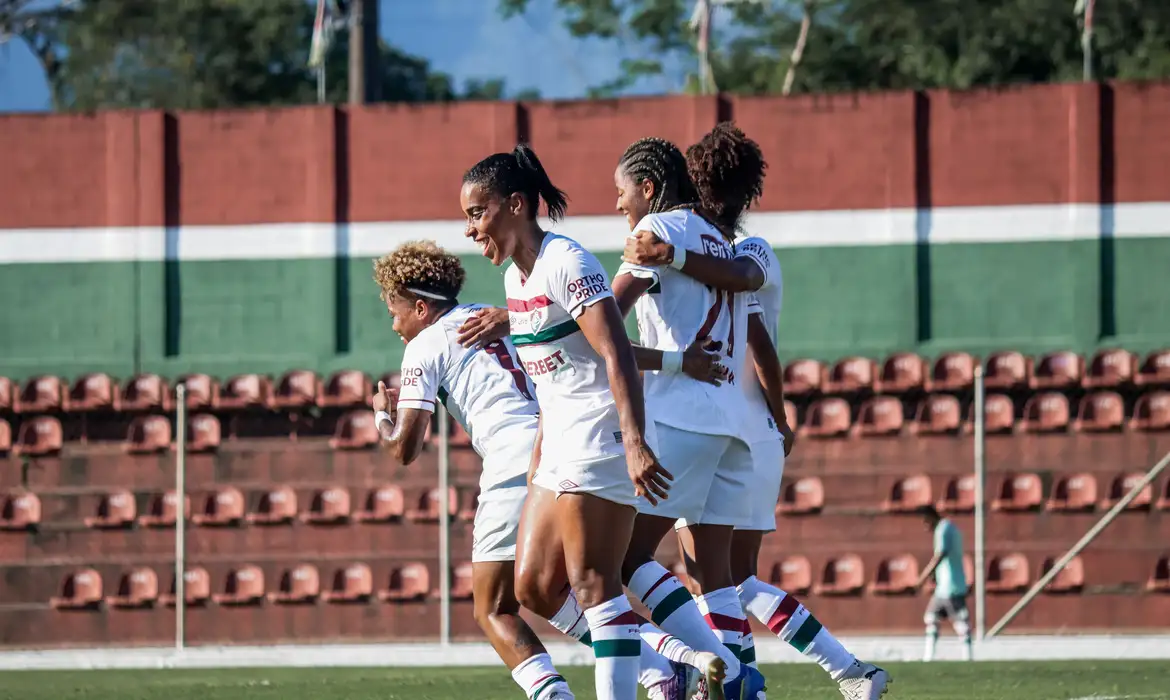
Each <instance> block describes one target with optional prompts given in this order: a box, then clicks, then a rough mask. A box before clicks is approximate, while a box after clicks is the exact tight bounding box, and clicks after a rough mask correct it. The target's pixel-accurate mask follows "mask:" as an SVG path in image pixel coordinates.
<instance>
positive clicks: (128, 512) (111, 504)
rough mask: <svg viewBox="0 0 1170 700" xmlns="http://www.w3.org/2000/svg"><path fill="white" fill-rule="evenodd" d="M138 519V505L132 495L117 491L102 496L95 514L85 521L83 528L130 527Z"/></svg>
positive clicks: (122, 490)
mask: <svg viewBox="0 0 1170 700" xmlns="http://www.w3.org/2000/svg"><path fill="white" fill-rule="evenodd" d="M137 517H138V504H137V503H136V502H135V500H134V494H133V493H131V492H130V491H127V490H126V489H118V490H116V491H111V492H110V493H107V494H105V495H104V496H102V500H101V501H100V502H99V503H98V509H97V514H96V515H94V516H91V517H88V518H86V519H85V526H86V527H92V528H98V529H103V528H124V527H130V526H131V525H133V524H134V521H135V520H136V519H137Z"/></svg>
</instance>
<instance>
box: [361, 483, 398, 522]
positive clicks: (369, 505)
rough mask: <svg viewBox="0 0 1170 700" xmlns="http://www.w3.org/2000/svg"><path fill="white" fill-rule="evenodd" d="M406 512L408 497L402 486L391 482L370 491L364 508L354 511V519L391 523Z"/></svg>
mask: <svg viewBox="0 0 1170 700" xmlns="http://www.w3.org/2000/svg"><path fill="white" fill-rule="evenodd" d="M405 514H406V498H405V497H404V496H403V494H402V488H401V487H399V486H396V485H394V484H389V485H386V486H379V487H378V488H376V489H373V490H372V491H370V492H369V493H368V494H367V495H366V502H365V506H364V508H363V509H362V510H360V511H358V512H357V513H354V516H353V519H354V520H356V521H358V522H364V523H389V522H395V521H398V520H401V519H402V518H403V516H404V515H405Z"/></svg>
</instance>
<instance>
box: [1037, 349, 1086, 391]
mask: <svg viewBox="0 0 1170 700" xmlns="http://www.w3.org/2000/svg"><path fill="white" fill-rule="evenodd" d="M1084 374H1085V358H1083V357H1081V356H1080V355H1078V354H1076V353H1075V352H1072V351H1070V350H1059V351H1057V352H1050V353H1048V354H1047V355H1044V356H1043V357H1041V358H1040V361H1039V362H1037V363H1036V366H1035V367H1034V368H1033V370H1032V378H1031V380H1030V381H1029V386H1031V387H1032V388H1033V389H1065V390H1067V389H1072V388H1074V387H1079V386H1080V385H1081V379H1082V378H1083V377H1084Z"/></svg>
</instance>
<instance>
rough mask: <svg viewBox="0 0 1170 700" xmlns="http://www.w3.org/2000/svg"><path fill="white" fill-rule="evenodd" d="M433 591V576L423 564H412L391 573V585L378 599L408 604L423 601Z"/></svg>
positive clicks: (379, 593)
mask: <svg viewBox="0 0 1170 700" xmlns="http://www.w3.org/2000/svg"><path fill="white" fill-rule="evenodd" d="M430 591H431V574H430V571H429V570H428V569H427V565H426V564H423V563H422V562H410V563H407V564H404V565H403V566H400V567H395V568H394V569H393V570H392V571H391V572H390V581H389V585H388V586H387V587H386V588H385V589H384V590H380V591H378V599H379V600H385V601H395V602H406V601H412V600H423V599H425V598H426V597H427V595H428V594H429V593H430Z"/></svg>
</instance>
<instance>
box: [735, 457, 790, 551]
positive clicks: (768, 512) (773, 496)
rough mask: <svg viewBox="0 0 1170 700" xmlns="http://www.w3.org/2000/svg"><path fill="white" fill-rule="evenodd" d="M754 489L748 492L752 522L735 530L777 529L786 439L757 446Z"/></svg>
mask: <svg viewBox="0 0 1170 700" xmlns="http://www.w3.org/2000/svg"><path fill="white" fill-rule="evenodd" d="M751 451H752V482H751V484H752V486H751V490H750V491H749V492H748V502H749V503H750V504H751V514H752V517H751V522H750V523H748V524H747V525H743V526H740V527H737V528H735V529H736V530H751V531H753V532H772V531H773V530H775V529H776V504H777V503H779V501H780V480H781V479H782V478H783V477H784V438H782V437H780V436H779V435H777V436H776V437H774V438H772V439H770V440H763V441H760V442H753V443H752V446H751Z"/></svg>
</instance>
